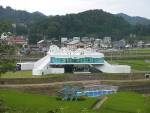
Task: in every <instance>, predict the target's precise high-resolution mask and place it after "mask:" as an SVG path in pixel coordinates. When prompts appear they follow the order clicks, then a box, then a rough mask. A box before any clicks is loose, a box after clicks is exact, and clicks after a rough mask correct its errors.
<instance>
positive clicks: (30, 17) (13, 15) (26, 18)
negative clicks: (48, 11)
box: [0, 6, 46, 23]
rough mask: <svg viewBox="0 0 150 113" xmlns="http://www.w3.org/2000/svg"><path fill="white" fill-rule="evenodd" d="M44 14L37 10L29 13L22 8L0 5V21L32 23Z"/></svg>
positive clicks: (43, 16)
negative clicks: (15, 8) (16, 8)
mask: <svg viewBox="0 0 150 113" xmlns="http://www.w3.org/2000/svg"><path fill="white" fill-rule="evenodd" d="M43 18H46V16H45V15H44V14H42V13H39V12H34V13H29V12H27V11H22V10H14V9H12V8H11V7H6V8H3V7H2V6H0V21H10V22H13V23H28V22H29V23H33V22H35V21H39V20H41V19H43Z"/></svg>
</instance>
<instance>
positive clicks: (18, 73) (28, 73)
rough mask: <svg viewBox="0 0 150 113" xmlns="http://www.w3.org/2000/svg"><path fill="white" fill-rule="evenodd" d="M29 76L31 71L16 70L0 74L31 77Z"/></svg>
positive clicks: (12, 76) (11, 76) (3, 76)
mask: <svg viewBox="0 0 150 113" xmlns="http://www.w3.org/2000/svg"><path fill="white" fill-rule="evenodd" d="M31 77H32V71H17V72H7V73H5V74H2V78H31Z"/></svg>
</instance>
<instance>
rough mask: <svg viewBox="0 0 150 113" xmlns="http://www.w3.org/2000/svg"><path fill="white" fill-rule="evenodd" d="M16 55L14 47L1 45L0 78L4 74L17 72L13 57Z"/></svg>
mask: <svg viewBox="0 0 150 113" xmlns="http://www.w3.org/2000/svg"><path fill="white" fill-rule="evenodd" d="M14 54H15V47H14V46H9V45H3V44H1V45H0V78H1V75H2V74H3V73H6V72H8V71H15V67H16V66H15V60H14V59H13V58H12V57H11V56H12V55H14Z"/></svg>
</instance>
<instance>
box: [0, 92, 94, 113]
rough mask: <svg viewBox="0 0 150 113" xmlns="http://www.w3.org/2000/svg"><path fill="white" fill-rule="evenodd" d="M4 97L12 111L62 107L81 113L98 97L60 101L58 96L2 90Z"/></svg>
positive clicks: (44, 112)
mask: <svg viewBox="0 0 150 113" xmlns="http://www.w3.org/2000/svg"><path fill="white" fill-rule="evenodd" d="M0 99H3V100H4V101H5V102H6V105H8V106H9V107H10V108H11V113H47V112H48V111H49V110H55V109H57V108H60V109H62V111H63V113H80V112H81V111H82V110H84V109H87V110H89V109H90V107H91V106H92V105H93V104H94V103H95V102H96V99H94V98H89V99H86V100H85V101H72V102H68V101H60V100H57V99H56V97H50V96H42V95H35V94H34V95H33V94H26V93H21V92H17V91H8V90H1V91H0Z"/></svg>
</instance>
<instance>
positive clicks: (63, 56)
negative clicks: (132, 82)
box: [32, 45, 131, 75]
mask: <svg viewBox="0 0 150 113" xmlns="http://www.w3.org/2000/svg"><path fill="white" fill-rule="evenodd" d="M90 68H94V69H96V70H99V71H101V72H104V73H130V72H131V67H130V66H126V65H111V64H109V63H107V62H106V61H105V60H104V54H102V53H98V52H96V51H94V50H92V49H91V48H87V49H77V50H75V51H73V50H69V49H68V48H59V47H57V46H56V45H52V46H50V49H49V51H48V52H47V56H45V57H44V58H42V59H40V60H38V61H37V62H36V63H35V64H34V68H33V70H32V74H33V75H46V74H60V73H65V72H76V71H79V72H90Z"/></svg>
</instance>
